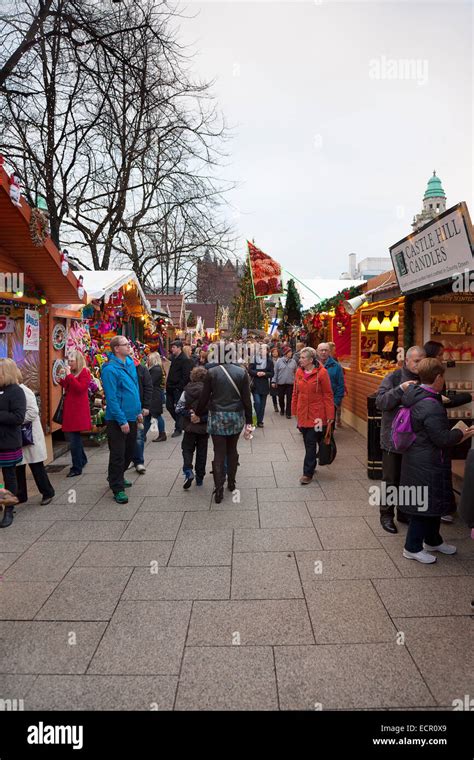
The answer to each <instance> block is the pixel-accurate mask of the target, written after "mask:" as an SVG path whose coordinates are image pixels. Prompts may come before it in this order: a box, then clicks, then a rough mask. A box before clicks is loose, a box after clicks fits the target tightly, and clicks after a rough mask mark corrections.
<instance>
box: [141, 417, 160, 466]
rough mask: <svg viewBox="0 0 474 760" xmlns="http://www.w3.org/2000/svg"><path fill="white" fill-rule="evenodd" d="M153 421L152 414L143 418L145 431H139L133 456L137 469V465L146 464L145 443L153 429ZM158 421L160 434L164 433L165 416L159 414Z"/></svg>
mask: <svg viewBox="0 0 474 760" xmlns="http://www.w3.org/2000/svg"><path fill="white" fill-rule="evenodd" d="M152 419H153V417H152V416H151V414H148V415H147V416H146V417H144V418H143V429H142V430H137V442H136V444H135V453H134V456H133V464H134V465H135V467H136V466H137V464H145V459H144V452H145V442H146V437H147V434H148V431H149V429H150V427H151V421H152ZM156 420H157V422H158V432H159V433H164V432H165V421H164V419H163V415H162V414H159V415H158V417H156Z"/></svg>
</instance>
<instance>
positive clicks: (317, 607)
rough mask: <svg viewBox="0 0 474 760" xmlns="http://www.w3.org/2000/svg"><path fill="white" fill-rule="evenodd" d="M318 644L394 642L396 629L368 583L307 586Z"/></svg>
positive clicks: (334, 583)
mask: <svg viewBox="0 0 474 760" xmlns="http://www.w3.org/2000/svg"><path fill="white" fill-rule="evenodd" d="M304 588H305V596H306V601H307V603H308V609H309V614H310V616H311V622H312V624H313V629H314V635H315V638H316V643H317V644H345V643H347V644H358V643H369V642H371V641H373V642H381V641H394V640H395V636H396V630H395V627H394V625H393V623H392V621H391V619H390V617H389V616H388V614H387V612H386V610H385V608H384V606H383V604H382V602H381V601H380V597H379V596H378V594H377V592H376V591H375V589H374V587H373V585H372V583H371V582H370V581H369V580H357V581H348V580H343V581H342V580H341V581H326V583H318V584H316V583H313V584H312V585H309V584H308V585H305V587H304Z"/></svg>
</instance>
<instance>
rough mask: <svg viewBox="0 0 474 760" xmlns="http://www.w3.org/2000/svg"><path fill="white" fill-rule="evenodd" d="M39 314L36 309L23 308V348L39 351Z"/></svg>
mask: <svg viewBox="0 0 474 760" xmlns="http://www.w3.org/2000/svg"><path fill="white" fill-rule="evenodd" d="M39 320H40V315H39V312H38V311H32V310H31V309H25V330H24V333H23V350H24V351H39V340H40V329H39Z"/></svg>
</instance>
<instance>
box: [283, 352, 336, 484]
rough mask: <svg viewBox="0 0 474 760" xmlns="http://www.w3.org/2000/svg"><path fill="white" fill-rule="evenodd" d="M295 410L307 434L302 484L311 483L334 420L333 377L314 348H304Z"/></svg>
mask: <svg viewBox="0 0 474 760" xmlns="http://www.w3.org/2000/svg"><path fill="white" fill-rule="evenodd" d="M291 411H292V414H294V415H295V416H296V419H297V425H298V428H299V430H300V431H301V432H302V434H303V439H304V445H305V449H306V455H305V458H304V464H303V475H302V476H301V478H300V483H301V485H302V486H306V485H308V483H311V481H312V479H313V475H314V471H315V469H316V461H317V448H318V444H319V442H320V441H321V439H322V437H323V433H324V432H325V430H327V428H328V427H329V426H332V424H333V423H334V396H333V392H332V387H331V380H330V378H329V374H328V371H327V370H326V369H324V367H323V366H322V364H320V363H319V362H318V360H317V358H316V351H315V350H314V348H303V349H302V350H301V351H300V366H299V368H298V369H297V370H296V375H295V384H294V387H293V397H292V403H291Z"/></svg>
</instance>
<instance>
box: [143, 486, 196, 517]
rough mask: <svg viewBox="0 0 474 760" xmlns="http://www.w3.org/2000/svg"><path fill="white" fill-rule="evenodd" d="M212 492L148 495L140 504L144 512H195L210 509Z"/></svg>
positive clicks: (194, 490)
mask: <svg viewBox="0 0 474 760" xmlns="http://www.w3.org/2000/svg"><path fill="white" fill-rule="evenodd" d="M210 503H211V494H210V492H208V491H203V492H201V491H198V490H197V489H196V488H194V489H193V490H192V491H191V493H187V492H184V493H180V494H173V496H146V497H145V498H144V499H143V501H142V503H141V506H140V510H139V511H140V514H141V513H142V512H195V511H200V510H203V511H209V505H210Z"/></svg>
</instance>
